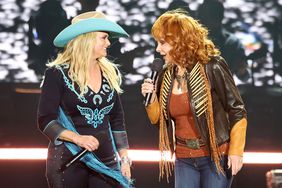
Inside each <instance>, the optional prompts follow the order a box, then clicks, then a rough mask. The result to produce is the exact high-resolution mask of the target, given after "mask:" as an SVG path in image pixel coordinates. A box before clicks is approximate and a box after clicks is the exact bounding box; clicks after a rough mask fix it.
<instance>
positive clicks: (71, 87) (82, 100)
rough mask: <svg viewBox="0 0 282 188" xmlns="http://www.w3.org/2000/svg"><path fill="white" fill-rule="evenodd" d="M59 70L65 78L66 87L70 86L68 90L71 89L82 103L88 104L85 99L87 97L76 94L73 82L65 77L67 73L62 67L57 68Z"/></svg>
mask: <svg viewBox="0 0 282 188" xmlns="http://www.w3.org/2000/svg"><path fill="white" fill-rule="evenodd" d="M57 68H58V69H59V70H60V71H61V72H62V74H63V77H64V81H65V83H66V85H67V86H68V88H69V89H70V90H71V91H72V92H74V93H75V94H76V96H77V98H78V99H79V100H80V101H81V102H83V103H85V104H87V100H86V99H85V97H84V96H81V95H79V94H78V93H77V92H76V90H75V89H74V87H73V85H72V84H71V82H70V81H69V79H68V78H67V77H66V75H65V73H64V71H63V69H62V67H60V66H57Z"/></svg>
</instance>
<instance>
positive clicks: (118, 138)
mask: <svg viewBox="0 0 282 188" xmlns="http://www.w3.org/2000/svg"><path fill="white" fill-rule="evenodd" d="M113 137H114V140H115V143H116V147H117V150H118V151H119V150H121V149H128V148H129V144H128V139H127V133H126V131H113Z"/></svg>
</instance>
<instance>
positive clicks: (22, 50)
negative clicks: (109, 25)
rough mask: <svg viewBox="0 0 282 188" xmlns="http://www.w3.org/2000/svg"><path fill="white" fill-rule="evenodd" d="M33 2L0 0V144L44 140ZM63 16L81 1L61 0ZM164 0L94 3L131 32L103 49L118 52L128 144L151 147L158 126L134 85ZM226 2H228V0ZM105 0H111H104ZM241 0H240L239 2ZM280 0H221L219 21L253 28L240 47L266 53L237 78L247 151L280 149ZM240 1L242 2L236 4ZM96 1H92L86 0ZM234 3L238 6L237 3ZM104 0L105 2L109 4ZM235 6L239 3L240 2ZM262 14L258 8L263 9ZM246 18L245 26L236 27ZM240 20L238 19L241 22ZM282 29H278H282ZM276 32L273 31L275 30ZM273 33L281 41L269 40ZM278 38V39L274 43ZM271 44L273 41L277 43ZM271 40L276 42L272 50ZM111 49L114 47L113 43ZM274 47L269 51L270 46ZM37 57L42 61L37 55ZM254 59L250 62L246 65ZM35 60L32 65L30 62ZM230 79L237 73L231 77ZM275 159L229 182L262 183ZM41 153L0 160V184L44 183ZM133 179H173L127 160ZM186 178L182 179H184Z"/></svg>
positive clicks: (153, 183)
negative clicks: (39, 117)
mask: <svg viewBox="0 0 282 188" xmlns="http://www.w3.org/2000/svg"><path fill="white" fill-rule="evenodd" d="M40 2H43V1H35V0H34V1H32V0H30V1H27V0H15V1H8V0H2V1H1V2H0V12H1V14H0V104H1V107H0V147H1V148H9V147H12V148H15V147H19V148H21V147H24V148H38V147H42V148H46V147H47V144H48V142H47V139H46V138H45V137H44V136H43V135H41V134H40V132H39V131H38V130H37V128H36V110H37V104H38V99H39V92H40V90H39V88H40V87H39V85H40V80H41V75H40V73H38V72H36V70H35V68H34V66H31V64H34V63H35V64H36V65H39V64H40V63H41V64H42V61H43V60H41V61H40V62H39V60H38V59H37V58H38V57H36V56H35V51H32V50H31V46H30V40H32V41H34V42H35V44H40V41H38V40H39V39H38V38H36V37H35V36H36V32H35V33H33V35H32V36H33V37H35V38H32V39H30V36H29V35H28V32H29V27H28V26H29V24H28V23H29V21H30V18H31V16H32V15H34V14H35V12H36V11H37V10H38V8H39V5H40ZM61 2H62V5H63V8H64V9H65V10H66V13H67V17H68V18H71V17H72V16H74V15H76V14H77V13H78V12H79V11H80V9H81V8H82V6H81V4H80V2H78V1H75V0H68V1H67V0H63V1H61ZM169 2H170V1H142V0H141V1H129V2H127V1H121V0H120V1H110V0H108V1H100V2H99V3H100V4H99V5H98V7H97V9H98V10H101V11H104V12H106V13H108V14H109V15H111V16H112V17H113V18H115V19H116V21H119V23H120V24H122V25H123V26H124V27H125V28H126V30H127V31H128V32H129V33H130V34H131V37H130V38H129V39H127V40H125V39H123V40H121V41H119V42H117V41H115V42H114V44H113V48H112V50H111V51H110V52H111V53H110V54H111V55H112V56H113V57H119V60H117V62H118V63H120V64H121V65H122V67H121V68H122V70H123V72H124V74H125V80H124V86H123V88H124V90H125V92H124V94H122V101H123V105H124V109H125V115H126V124H127V130H128V135H129V143H130V145H131V148H132V149H157V148H158V130H157V129H156V128H154V127H153V126H151V125H150V123H149V120H148V119H147V117H146V114H145V110H144V106H143V103H142V101H143V98H142V96H141V94H140V85H141V81H142V79H143V78H144V77H146V76H148V74H149V72H150V68H149V66H148V65H149V64H150V63H151V62H152V60H153V58H154V56H153V54H154V42H153V41H152V40H151V38H150V35H149V28H150V26H151V24H152V22H153V21H154V19H155V18H156V16H158V15H159V14H160V13H161V12H163V11H164V10H165V9H167V8H168V5H169ZM183 2H186V3H187V4H190V8H191V9H192V10H191V12H192V13H193V12H194V11H195V10H196V8H197V6H198V5H199V4H200V3H201V1H183ZM232 2H233V3H232ZM111 3H112V4H111ZM240 3H241V4H240ZM281 4H282V3H281V1H278V0H277V1H275V0H271V1H267V2H266V1H263V0H261V1H255V0H253V1H251V0H248V1H247V0H245V1H236V3H234V1H232V0H229V1H224V5H225V7H226V13H225V19H224V22H225V26H226V28H228V29H229V30H230V31H232V32H233V33H235V34H236V33H237V36H238V37H239V36H242V33H243V34H244V35H243V36H249V35H251V36H256V37H255V40H254V41H253V45H252V47H250V46H251V45H250V42H249V43H248V40H247V39H248V38H244V37H243V38H242V42H244V44H245V47H246V53H247V55H249V54H251V53H253V52H257V53H258V54H259V51H258V50H259V49H261V47H262V44H265V45H266V46H267V53H265V54H263V55H259V56H258V58H257V59H253V60H249V61H248V65H249V68H250V70H252V75H253V79H251V78H250V79H249V80H248V81H246V82H244V83H242V82H240V81H238V82H236V83H237V85H238V87H239V89H240V92H241V94H242V97H243V99H244V101H245V103H246V108H247V111H248V132H247V143H246V151H256V152H282V148H281V141H282V139H281V133H282V126H281V120H282V118H281V115H282V113H281V109H280V108H281V105H282V88H281V83H282V79H281V73H280V62H281V56H279V54H280V55H281V53H280V52H281V51H279V49H281V48H280V46H281V45H282V41H281V36H278V38H275V36H276V35H273V33H277V32H278V33H279V32H280V30H279V26H280V27H281V25H279V24H281V22H280V21H279V19H280V18H281V6H282V5H281ZM242 5H244V6H243V7H242ZM93 6H95V5H93ZM240 6H241V7H240ZM108 7H111V10H109V8H108ZM239 7H240V9H239ZM262 14H263V16H260V15H262ZM246 25H248V27H247V28H250V30H243V29H242V28H244V27H245V26H246ZM243 26H244V27H243ZM281 33H282V32H280V35H281ZM279 37H280V38H279ZM274 41H277V42H280V43H279V44H276V43H275V42H274ZM279 45H280V46H279ZM277 46H278V47H277ZM277 48H278V50H277ZM117 49H118V50H117ZM275 50H276V51H275ZM43 65H44V62H43ZM252 66H253V67H255V68H254V69H251V68H252ZM35 67H37V66H35ZM235 79H236V78H235ZM277 168H281V164H279V165H265V164H262V165H245V166H244V168H243V169H242V171H241V172H240V173H239V175H238V176H237V178H236V179H235V182H234V185H233V187H235V188H248V187H255V188H264V187H266V180H265V173H266V172H267V171H269V170H271V169H277ZM44 173H45V161H14V160H12V161H6V160H1V161H0V187H4V188H6V187H7V188H14V187H24V188H28V187H47V184H46V180H45V178H44ZM132 173H133V177H134V178H135V179H136V187H137V188H143V187H154V188H157V187H163V188H165V187H173V180H172V179H171V181H170V183H169V184H167V183H166V182H165V181H161V182H159V181H158V164H157V163H138V162H136V163H134V164H133V169H132ZM187 181H188V180H187Z"/></svg>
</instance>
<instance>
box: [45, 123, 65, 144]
mask: <svg viewBox="0 0 282 188" xmlns="http://www.w3.org/2000/svg"><path fill="white" fill-rule="evenodd" d="M64 130H66V128H64V127H63V126H62V125H61V124H60V123H59V122H58V121H57V120H52V121H50V122H49V123H48V124H47V126H46V127H45V129H44V130H43V133H44V134H45V135H46V136H47V137H48V138H49V140H50V141H51V142H53V143H54V144H55V145H60V144H62V143H63V142H62V141H60V140H58V138H59V135H60V134H61V133H62V132H63V131H64Z"/></svg>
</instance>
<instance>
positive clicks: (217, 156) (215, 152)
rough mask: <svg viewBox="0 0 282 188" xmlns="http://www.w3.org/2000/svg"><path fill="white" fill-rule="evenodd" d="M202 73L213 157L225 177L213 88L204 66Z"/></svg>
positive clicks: (201, 67)
mask: <svg viewBox="0 0 282 188" xmlns="http://www.w3.org/2000/svg"><path fill="white" fill-rule="evenodd" d="M200 72H201V74H202V75H203V78H204V81H205V86H206V93H207V95H208V108H207V113H206V119H207V123H208V129H209V141H210V150H211V157H212V159H213V160H214V163H215V166H216V169H217V171H218V172H220V173H222V174H223V175H224V171H223V168H222V166H221V165H220V160H221V155H220V152H219V148H218V144H217V142H216V135H215V129H214V119H213V107H212V97H211V88H210V84H209V81H208V79H207V76H206V74H205V70H204V66H203V65H202V64H201V65H200Z"/></svg>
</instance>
